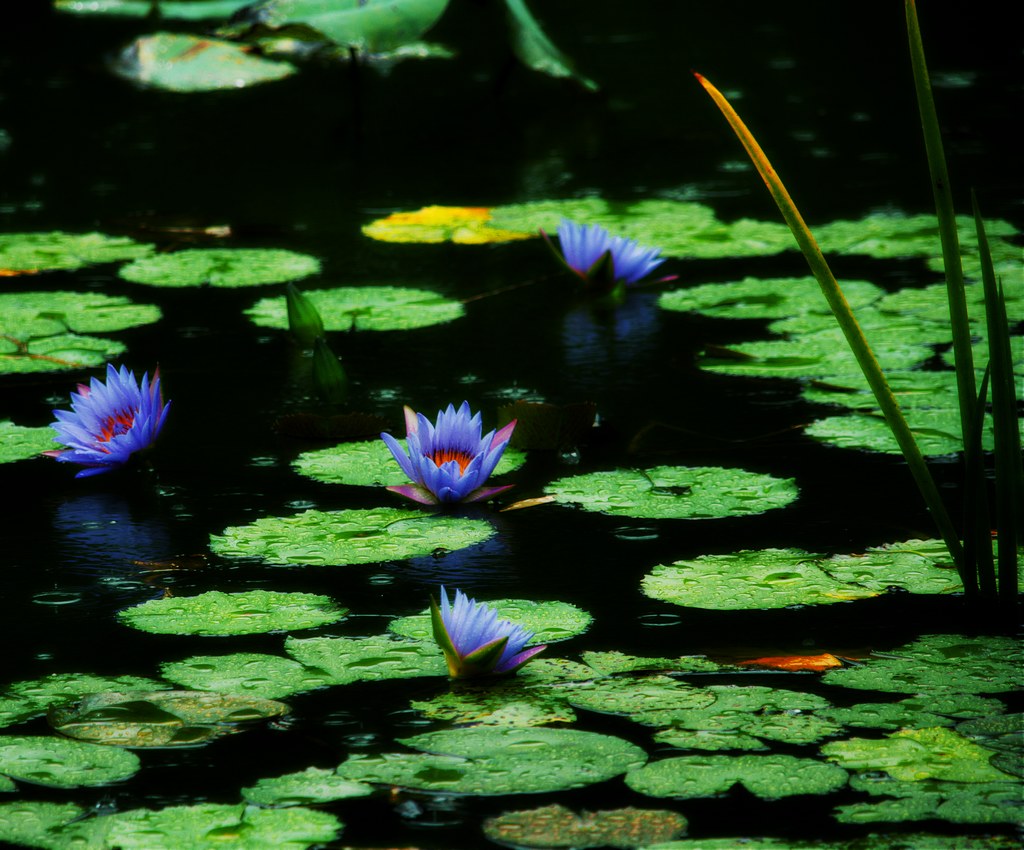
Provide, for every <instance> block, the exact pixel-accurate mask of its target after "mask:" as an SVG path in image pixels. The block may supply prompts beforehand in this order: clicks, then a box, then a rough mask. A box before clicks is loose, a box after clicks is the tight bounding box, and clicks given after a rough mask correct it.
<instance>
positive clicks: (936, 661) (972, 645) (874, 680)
mask: <svg viewBox="0 0 1024 850" xmlns="http://www.w3.org/2000/svg"><path fill="white" fill-rule="evenodd" d="M1022 662H1024V651H1022V649H1021V647H1020V645H1019V644H1018V643H1017V642H1016V641H1014V640H1012V639H1010V638H1005V637H996V636H984V637H967V636H964V635H923V636H922V637H920V638H919V639H918V640H916V641H914V642H913V643H909V644H907V645H906V646H902V647H900V648H899V649H897V650H894V651H892V652H889V653H885V654H881V653H879V654H878V655H876V656H874V657H871V658H868V659H865V660H864V661H863V663H862V664H861V665H860V666H857V667H844V668H843V669H841V670H830V671H829V672H828V673H826V674H825V675H824V676H823V677H822V681H823V682H825V683H827V684H829V685H839V686H841V687H845V688H862V689H865V690H876V691H888V692H895V693H905V694H917V693H920V694H934V693H938V694H944V693H961V694H986V693H992V694H994V693H1002V692H1005V691H1013V690H1015V689H1016V688H1017V687H1018V686H1019V680H1020V669H1021V664H1022Z"/></svg>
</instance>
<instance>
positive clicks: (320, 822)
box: [110, 803, 342, 850]
mask: <svg viewBox="0 0 1024 850" xmlns="http://www.w3.org/2000/svg"><path fill="white" fill-rule="evenodd" d="M114 817H115V818H116V822H115V823H114V825H113V827H112V828H111V831H110V845H111V846H112V847H117V848H119V850H182V848H185V847H187V848H189V850H203V848H211V850H212V848H222V850H266V848H267V847H274V848H281V849H282V850H307V848H310V847H313V846H314V845H317V846H319V845H322V844H325V843H327V842H330V841H333V840H334V839H335V838H336V837H337V836H338V834H339V833H340V832H341V829H342V823H341V821H339V820H338V819H337V818H336V817H335V816H334V815H332V814H330V813H328V812H318V811H313V810H312V809H305V808H301V807H298V806H296V807H292V808H283V809H257V808H253V807H250V806H246V805H233V806H232V805H217V804H215V803H200V804H199V805H195V806H171V807H169V808H166V809H158V810H156V811H148V810H146V809H133V810H132V811H129V812H124V813H122V814H119V815H115V816H114Z"/></svg>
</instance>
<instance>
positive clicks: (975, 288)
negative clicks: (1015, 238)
mask: <svg viewBox="0 0 1024 850" xmlns="http://www.w3.org/2000/svg"><path fill="white" fill-rule="evenodd" d="M972 241H973V240H972ZM1017 263H1018V264H1019V263H1020V251H1019V249H1018V250H1017ZM1018 268H1019V266H1018ZM1004 297H1005V300H1006V312H1007V316H1008V318H1009V320H1010V325H1011V326H1012V325H1013V324H1014V323H1015V322H1019V321H1020V320H1021V319H1024V294H1022V293H1020V292H1019V291H1018V290H1017V289H1016V288H1014V287H1012V286H1011V287H1005V291H1004ZM964 300H965V301H966V303H967V312H968V318H969V319H971V320H972V321H973V322H975V323H977V324H980V323H983V322H984V318H985V289H984V287H983V286H982V285H981V284H980V283H973V284H968V285H966V286H965V287H964ZM878 309H879V310H882V311H885V312H890V313H900V314H902V315H909V316H915V317H916V318H919V319H923V320H926V321H929V322H948V321H949V298H948V296H947V294H946V284H945V283H935V284H932V285H931V286H923V287H920V288H917V287H915V288H910V289H901V290H899V291H897V292H892V293H890V294H888V295H886V296H885V297H884V298H882V300H881V301H879V302H878Z"/></svg>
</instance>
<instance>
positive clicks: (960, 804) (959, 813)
mask: <svg viewBox="0 0 1024 850" xmlns="http://www.w3.org/2000/svg"><path fill="white" fill-rule="evenodd" d="M850 785H851V786H852V787H853V788H855V789H856V790H858V791H867V792H868V793H870V794H885V795H892V796H893V797H895V799H885V800H877V801H867V802H861V803H853V804H850V805H846V806H838V807H837V808H836V811H835V818H836V820H837V821H839V822H840V823H877V822H879V821H889V822H895V823H901V824H902V823H906V822H909V821H915V820H944V821H950V822H952V823H984V824H995V823H1009V824H1014V825H1019V824H1020V822H1021V820H1022V818H1024V801H1022V799H1021V793H1020V785H1019V783H1013V782H977V783H961V782H935V781H932V782H928V781H925V782H896V781H894V780H892V779H889V778H888V777H887V776H886V775H885V774H881V775H877V776H875V775H867V776H854V777H852V778H851V779H850ZM910 838H911V837H910V836H907V840H908V841H909V840H910ZM988 838H989V840H990V841H991V842H992V843H991V844H988V843H986V844H980V845H975V844H968V843H967V842H969V841H971V839H969V838H968V837H966V836H947V838H946V840H947V841H948V842H949V843H948V844H942V843H939V842H938V839H939V836H933V837H928V839H929V840H928V841H927V843H924V839H922V841H921V842H920V843H917V844H916V845H901V846H917V847H927V848H928V850H933V848H937V847H948V848H949V850H960V848H962V847H964V848H966V847H974V846H980V848H981V850H988V848H989V847H990V846H991V847H993V848H999V850H1003V848H1005V850H1010V847H1012V846H1013V845H1012V844H1010V845H1009V846H1008V845H1006V844H1005V843H1004V842H1005V841H1010V842H1013V841H1014V840H1015V839H1013V838H1006V837H1004V836H990V837H988ZM974 840H975V841H978V842H981V841H984V840H985V839H984V838H981V837H978V838H976V839H974ZM1018 846H1019V844H1018ZM872 850H874V848H873V847H872Z"/></svg>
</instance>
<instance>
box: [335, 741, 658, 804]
mask: <svg viewBox="0 0 1024 850" xmlns="http://www.w3.org/2000/svg"><path fill="white" fill-rule="evenodd" d="M399 743H402V744H405V745H406V746H409V747H413V748H415V749H417V750H422V751H423V752H421V753H407V752H399V753H381V754H377V755H352V756H349V758H348V760H347V761H345V762H344V763H342V765H341V766H340V767H339V768H338V773H339V774H341V775H342V776H344V777H347V778H349V779H355V780H357V781H360V782H374V783H381V784H385V785H398V786H400V787H404V788H414V789H419V790H423V791H438V792H444V793H446V794H479V795H490V794H531V793H543V792H548V791H561V790H565V789H568V788H580V787H583V786H585V785H590V784H592V783H595V782H602V781H604V780H606V779H611V778H612V777H614V776H617V775H619V774H620V773H624V772H626V771H628V770H634V769H636V768H638V767H640V765H642V764H643V763H644V762H645V761H646V758H647V757H646V755H645V754H644V751H643V750H641V749H640V748H639V747H637V746H635V745H634V744H631V743H629V742H628V741H623V740H621V739H620V738H613V737H610V736H608V735H599V734H597V733H596V732H582V731H577V730H575V729H547V728H528V729H520V728H496V727H487V726H473V727H470V728H468V729H452V730H447V731H442V732H428V733H426V734H424V735H417V736H416V737H414V738H406V739H404V740H400V741H399Z"/></svg>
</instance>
